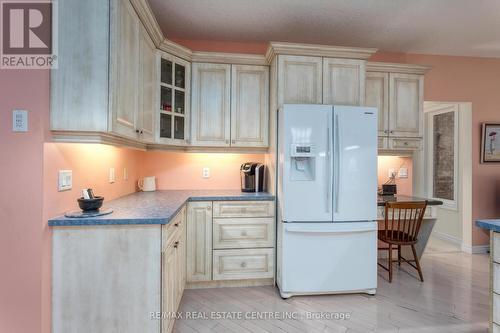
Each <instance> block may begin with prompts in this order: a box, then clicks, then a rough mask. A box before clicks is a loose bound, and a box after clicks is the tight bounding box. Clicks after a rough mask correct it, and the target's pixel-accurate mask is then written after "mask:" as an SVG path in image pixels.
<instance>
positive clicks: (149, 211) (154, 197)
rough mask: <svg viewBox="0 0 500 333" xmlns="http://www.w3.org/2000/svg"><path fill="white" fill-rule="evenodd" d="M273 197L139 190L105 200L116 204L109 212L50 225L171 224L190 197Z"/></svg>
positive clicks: (265, 198)
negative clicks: (111, 211)
mask: <svg viewBox="0 0 500 333" xmlns="http://www.w3.org/2000/svg"><path fill="white" fill-rule="evenodd" d="M226 200H227V201H245V200H252V201H253V200H256V201H270V200H274V196H273V195H271V194H269V193H267V192H258V193H255V192H252V193H245V192H241V191H239V190H206V191H205V190H182V191H156V192H136V193H132V194H129V195H126V196H123V197H120V198H118V199H114V200H110V201H107V202H106V201H104V205H103V209H105V208H112V209H113V213H111V214H109V215H103V216H97V217H86V218H69V217H65V216H59V217H56V218H52V219H49V226H53V227H55V226H79V225H109V224H168V223H169V222H170V220H171V219H172V218H173V217H174V216H175V215H176V214H177V213H178V212H179V211H180V210H181V208H182V206H183V205H184V204H185V203H186V202H187V201H226Z"/></svg>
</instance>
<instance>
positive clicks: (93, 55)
mask: <svg viewBox="0 0 500 333" xmlns="http://www.w3.org/2000/svg"><path fill="white" fill-rule="evenodd" d="M59 17H60V20H58V24H59V68H58V69H53V70H52V71H51V103H50V104H51V111H50V123H51V130H53V131H54V133H55V137H56V138H59V139H60V140H64V141H66V140H67V141H78V142H110V143H118V144H122V143H124V144H127V145H137V146H143V144H145V143H151V142H153V141H154V132H155V117H154V108H153V103H154V100H155V96H156V93H155V91H156V90H155V87H154V85H155V80H156V79H155V77H156V71H157V70H156V65H155V53H156V47H155V45H154V43H153V42H152V40H151V38H150V36H149V34H148V32H147V31H146V29H145V28H144V26H143V25H142V23H141V21H140V19H139V16H138V15H137V13H136V11H135V9H134V7H133V6H132V4H131V3H130V1H128V0H109V2H107V1H102V0H88V1H80V0H65V1H64V4H61V6H60V7H59ZM76 35H78V36H79V38H75V36H76ZM110 134H113V135H110Z"/></svg>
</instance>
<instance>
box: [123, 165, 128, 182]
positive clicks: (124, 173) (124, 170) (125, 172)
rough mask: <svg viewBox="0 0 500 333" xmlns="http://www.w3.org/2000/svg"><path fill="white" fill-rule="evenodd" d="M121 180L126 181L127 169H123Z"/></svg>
mask: <svg viewBox="0 0 500 333" xmlns="http://www.w3.org/2000/svg"><path fill="white" fill-rule="evenodd" d="M123 180H128V170H127V168H123Z"/></svg>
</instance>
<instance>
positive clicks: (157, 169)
mask: <svg viewBox="0 0 500 333" xmlns="http://www.w3.org/2000/svg"><path fill="white" fill-rule="evenodd" d="M245 162H260V163H264V154H234V153H186V152H164V151H150V152H146V153H144V156H143V159H142V161H141V175H142V176H156V178H157V188H158V189H159V190H192V189H200V190H207V189H215V190H234V189H240V188H241V185H240V166H241V164H243V163H245ZM204 168H208V169H209V178H203V169H204Z"/></svg>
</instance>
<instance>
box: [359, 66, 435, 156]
mask: <svg viewBox="0 0 500 333" xmlns="http://www.w3.org/2000/svg"><path fill="white" fill-rule="evenodd" d="M428 69H429V68H428V67H425V66H418V65H403V64H385V63H368V65H367V73H366V84H365V105H366V106H372V107H376V108H377V109H378V110H379V114H378V119H379V120H378V135H379V149H383V150H398V151H401V150H408V151H415V150H421V149H422V137H423V119H422V117H423V84H424V76H423V74H424V73H425V71H427V70H428Z"/></svg>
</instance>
